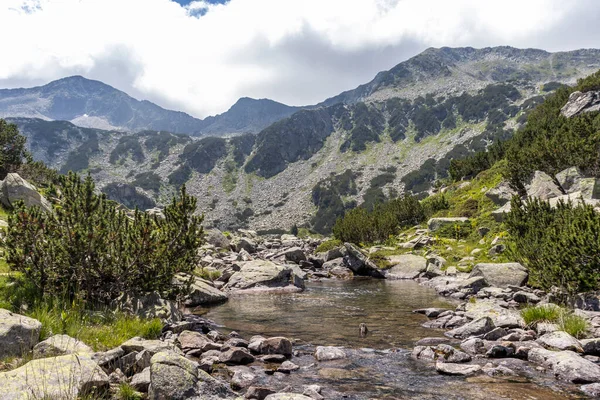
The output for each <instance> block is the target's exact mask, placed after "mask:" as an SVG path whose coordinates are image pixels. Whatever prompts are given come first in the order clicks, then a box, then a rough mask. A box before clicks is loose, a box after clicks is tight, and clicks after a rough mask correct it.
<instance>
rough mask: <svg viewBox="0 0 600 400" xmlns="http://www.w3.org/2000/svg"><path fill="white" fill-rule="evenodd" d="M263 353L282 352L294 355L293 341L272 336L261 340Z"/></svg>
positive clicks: (288, 355)
mask: <svg viewBox="0 0 600 400" xmlns="http://www.w3.org/2000/svg"><path fill="white" fill-rule="evenodd" d="M260 353H261V354H282V355H284V356H287V357H291V355H292V342H290V340H289V339H287V338H284V337H272V338H268V339H265V340H263V341H261V344H260Z"/></svg>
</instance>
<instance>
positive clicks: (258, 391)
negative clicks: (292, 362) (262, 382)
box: [245, 386, 275, 400]
mask: <svg viewBox="0 0 600 400" xmlns="http://www.w3.org/2000/svg"><path fill="white" fill-rule="evenodd" d="M274 393H275V392H274V391H273V390H272V389H269V388H266V387H260V386H250V387H249V388H248V390H247V391H246V396H245V398H246V399H256V400H264V399H265V398H266V397H267V396H268V395H270V394H274Z"/></svg>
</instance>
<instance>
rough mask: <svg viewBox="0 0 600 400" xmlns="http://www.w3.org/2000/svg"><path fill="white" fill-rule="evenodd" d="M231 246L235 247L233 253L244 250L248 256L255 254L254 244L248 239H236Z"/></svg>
mask: <svg viewBox="0 0 600 400" xmlns="http://www.w3.org/2000/svg"><path fill="white" fill-rule="evenodd" d="M232 245H233V246H234V247H235V251H237V252H238V253H239V252H241V251H242V250H246V251H247V252H248V253H250V254H253V253H256V243H255V242H254V240H252V239H250V238H246V237H242V238H237V240H236V241H235V242H234V243H232Z"/></svg>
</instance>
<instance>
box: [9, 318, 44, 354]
mask: <svg viewBox="0 0 600 400" xmlns="http://www.w3.org/2000/svg"><path fill="white" fill-rule="evenodd" d="M41 329H42V324H41V323H40V321H38V320H37V319H33V318H29V317H26V316H24V315H19V314H15V313H12V312H10V311H8V310H4V309H2V308H0V358H5V357H20V356H21V355H22V354H23V353H24V352H27V351H29V350H31V349H32V348H33V346H35V345H36V344H37V342H38V340H39V338H40V330H41Z"/></svg>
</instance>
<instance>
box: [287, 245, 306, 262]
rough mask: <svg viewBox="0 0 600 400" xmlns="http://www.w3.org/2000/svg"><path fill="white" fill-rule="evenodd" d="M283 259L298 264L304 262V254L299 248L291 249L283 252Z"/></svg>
mask: <svg viewBox="0 0 600 400" xmlns="http://www.w3.org/2000/svg"><path fill="white" fill-rule="evenodd" d="M283 256H285V259H286V260H288V261H291V262H295V263H296V264H299V263H300V261H306V254H304V251H303V250H302V249H301V248H300V247H292V248H289V249H287V250H285V251H284V252H283Z"/></svg>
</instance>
